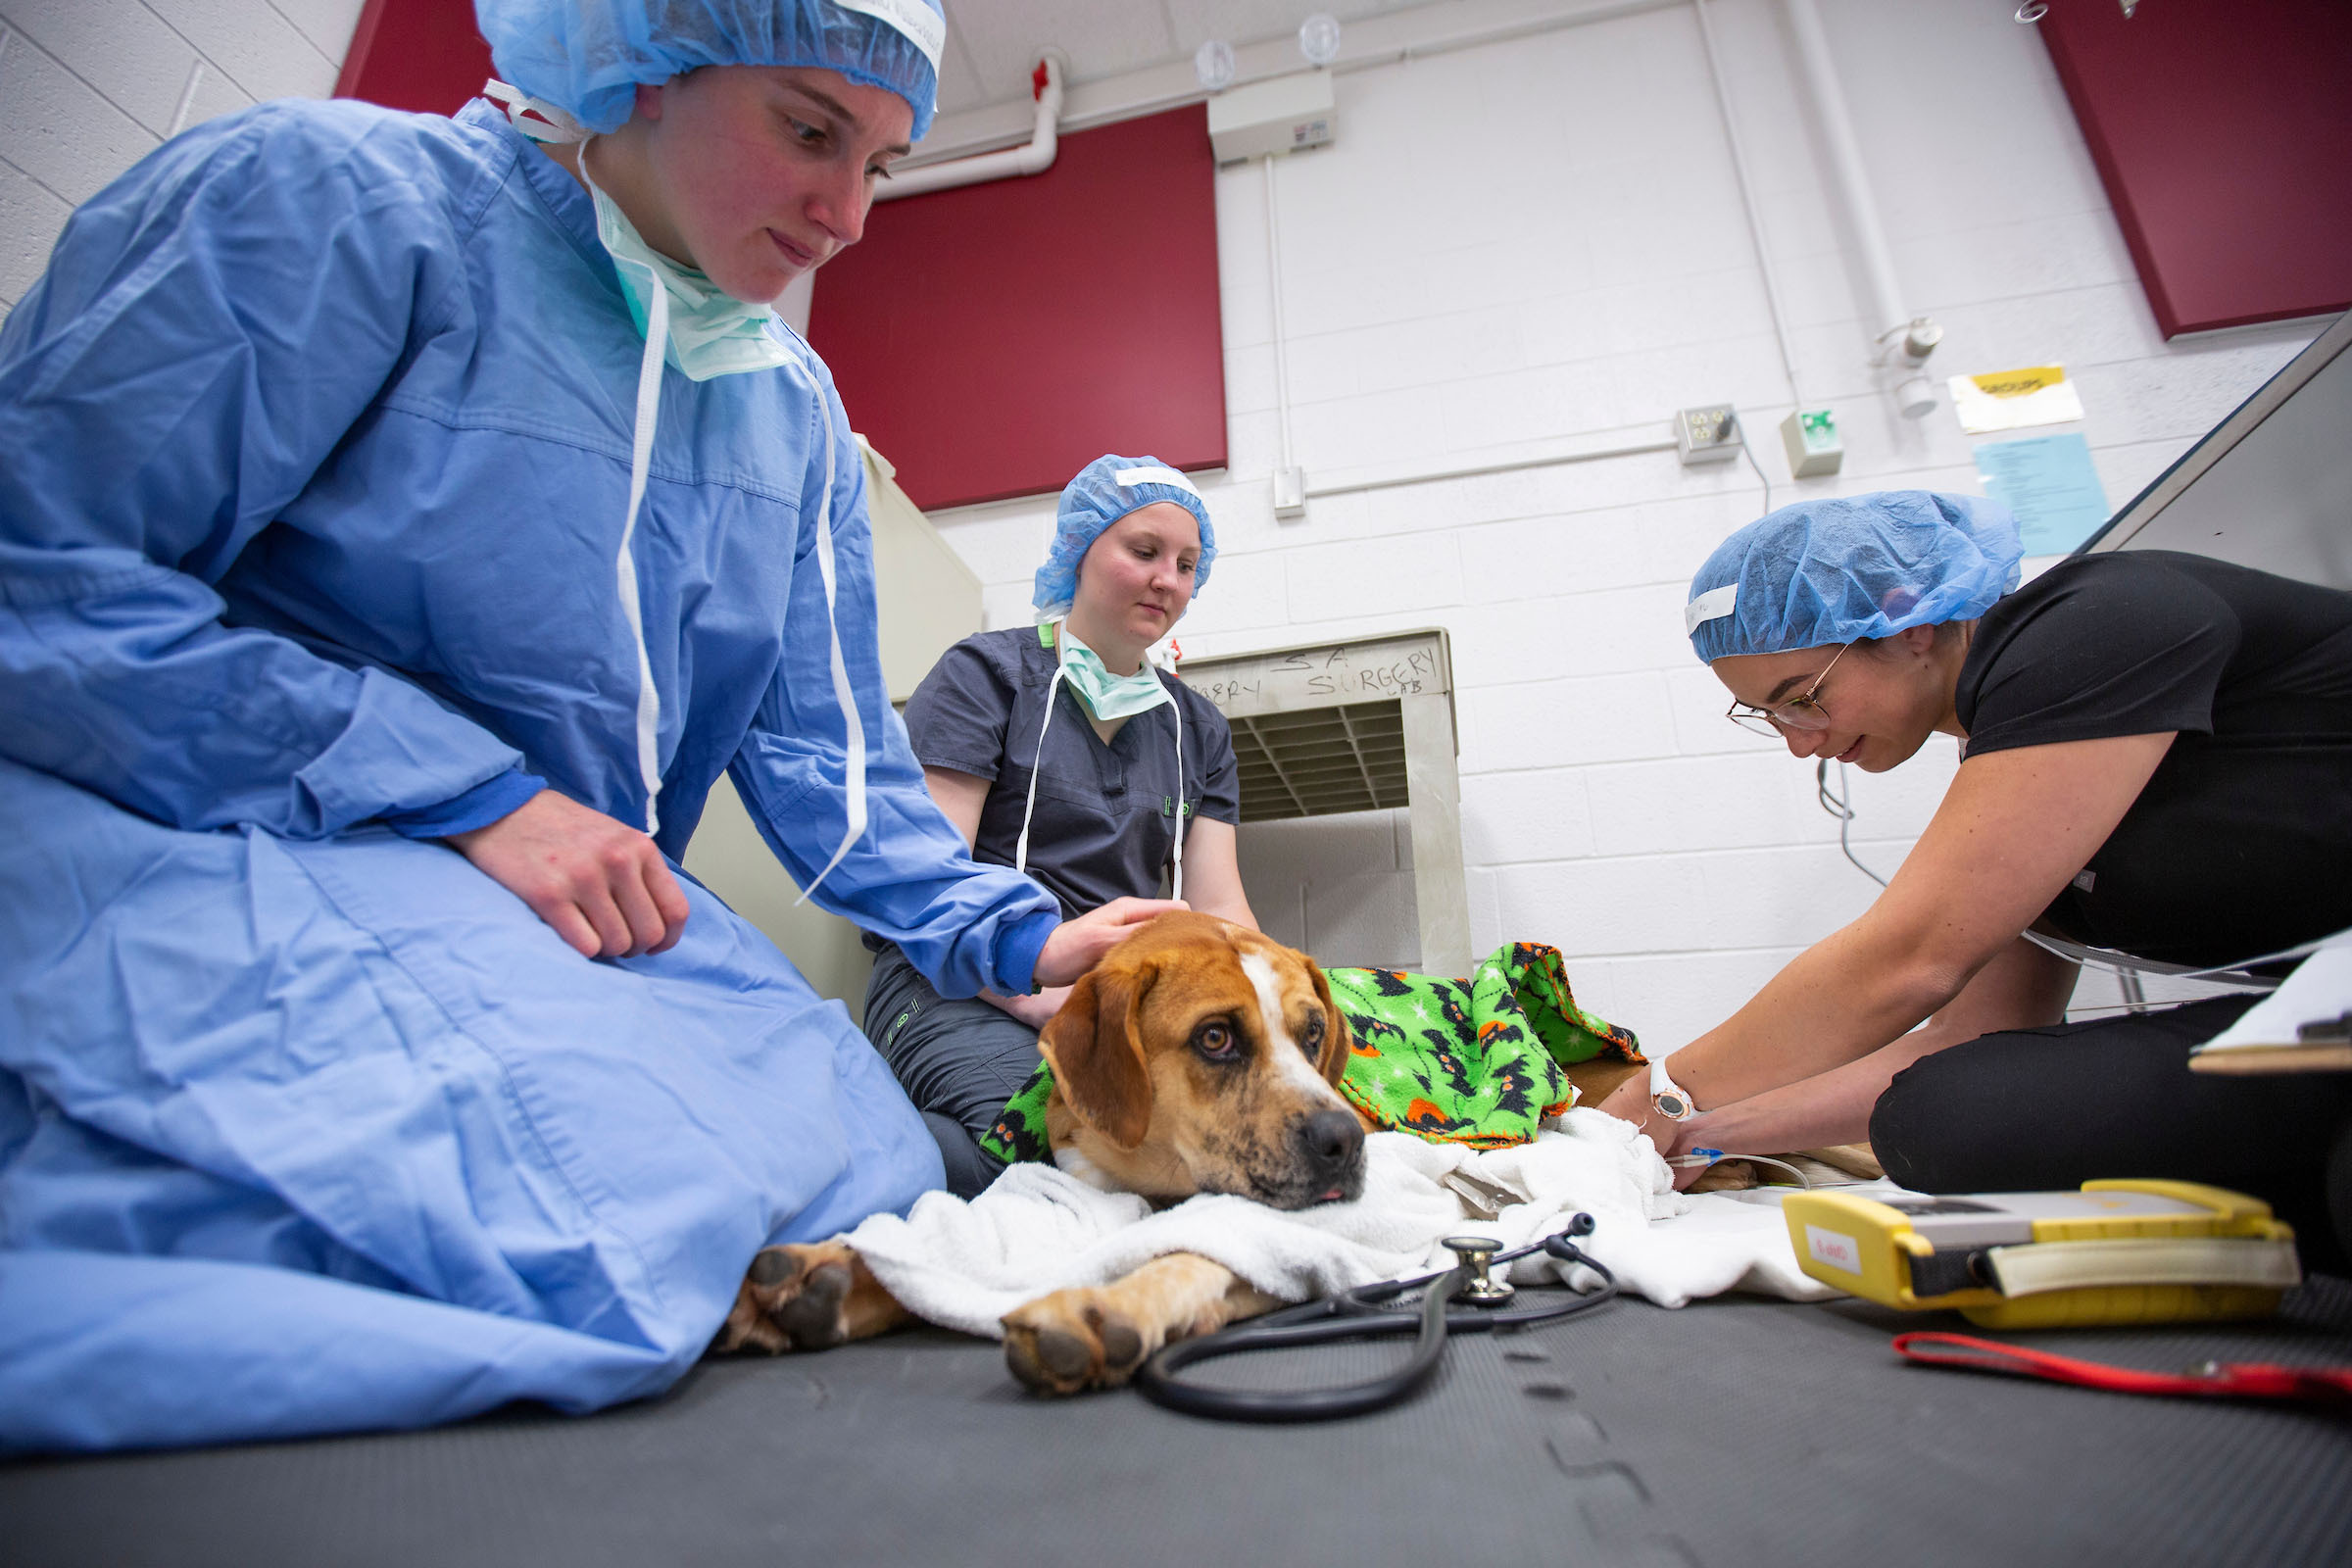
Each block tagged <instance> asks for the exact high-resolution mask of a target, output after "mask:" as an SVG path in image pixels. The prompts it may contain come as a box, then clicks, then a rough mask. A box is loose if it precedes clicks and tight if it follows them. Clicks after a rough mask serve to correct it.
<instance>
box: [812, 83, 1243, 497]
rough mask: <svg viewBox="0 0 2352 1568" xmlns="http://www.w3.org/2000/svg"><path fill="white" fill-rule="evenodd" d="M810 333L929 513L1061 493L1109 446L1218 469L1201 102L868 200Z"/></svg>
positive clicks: (854, 410) (1218, 387)
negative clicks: (983, 170)
mask: <svg viewBox="0 0 2352 1568" xmlns="http://www.w3.org/2000/svg"><path fill="white" fill-rule="evenodd" d="M809 340H810V341H811V342H812V343H814V344H815V346H816V349H817V352H818V353H820V354H822V355H823V356H824V358H825V363H826V364H827V365H829V366H830V367H832V369H833V375H834V379H835V380H836V381H837V382H838V383H839V384H840V387H841V396H842V401H843V402H844V403H845V404H846V405H848V408H849V411H850V422H851V423H852V424H854V425H855V426H857V428H858V430H859V431H861V432H863V433H864V435H865V436H866V438H867V439H868V440H870V441H872V442H873V444H874V446H875V447H876V449H877V450H879V451H880V452H882V453H883V454H884V455H885V456H886V457H888V458H889V459H890V460H891V462H892V463H894V464H896V465H897V466H898V470H899V475H898V476H899V482H900V483H901V484H902V485H904V486H905V487H906V490H907V495H908V496H910V497H912V498H913V500H914V502H915V504H916V505H917V506H920V507H925V508H938V507H952V506H960V505H963V504H965V503H967V502H974V501H995V500H1001V499H1003V498H1005V497H1007V496H1022V495H1035V494H1039V493H1041V492H1046V491H1054V490H1059V489H1060V488H1061V487H1062V485H1063V484H1064V483H1066V482H1067V481H1068V480H1069V478H1070V476H1071V475H1072V474H1074V473H1076V472H1077V471H1078V470H1079V469H1080V468H1081V467H1083V466H1086V465H1087V464H1088V463H1090V462H1092V461H1093V460H1094V459H1096V458H1099V457H1101V456H1102V455H1103V453H1105V452H1117V453H1121V454H1124V455H1127V456H1130V457H1132V456H1138V455H1142V454H1145V453H1149V454H1151V455H1152V456H1154V457H1157V458H1159V459H1160V460H1161V461H1163V462H1165V463H1168V464H1170V465H1171V466H1175V467H1179V468H1186V469H1200V468H1214V467H1222V466H1224V463H1225V364H1224V336H1223V332H1222V329H1221V327H1220V324H1219V315H1218V297H1217V209H1216V169H1215V165H1214V163H1213V161H1212V159H1211V157H1210V154H1209V146H1208V114H1207V111H1206V110H1205V109H1204V108H1201V107H1200V106H1197V105H1196V106H1194V107H1191V108H1186V109H1178V110H1173V111H1171V112H1169V113H1167V114H1164V115H1153V116H1151V117H1150V118H1148V119H1144V120H1130V121H1126V122H1123V123H1119V124H1115V125H1105V126H1103V127H1102V128H1100V129H1097V130H1088V131H1080V132H1078V133H1076V134H1074V135H1067V136H1064V137H1062V138H1061V146H1060V151H1059V153H1058V155H1057V156H1056V157H1055V159H1054V167H1053V168H1052V169H1050V170H1048V171H1046V172H1044V173H1042V174H1034V175H1031V176H1029V177H1027V178H1014V179H1004V180H997V181H994V182H992V183H989V184H985V185H968V186H964V187H962V188H960V189H957V190H944V191H935V192H933V193H931V194H930V195H927V196H910V197H907V199H905V200H903V201H895V202H880V203H877V204H876V205H875V207H874V210H873V213H872V214H871V216H870V217H869V218H868V219H867V221H866V230H865V238H864V239H863V240H862V241H861V242H859V243H858V245H857V246H855V247H854V248H852V249H850V250H848V251H845V252H843V253H842V254H841V255H840V256H838V257H836V258H835V259H834V260H832V261H830V262H828V263H826V264H825V267H824V270H822V271H821V272H819V273H818V274H817V278H816V292H815V297H814V300H813V302H812V306H811V310H810V318H809Z"/></svg>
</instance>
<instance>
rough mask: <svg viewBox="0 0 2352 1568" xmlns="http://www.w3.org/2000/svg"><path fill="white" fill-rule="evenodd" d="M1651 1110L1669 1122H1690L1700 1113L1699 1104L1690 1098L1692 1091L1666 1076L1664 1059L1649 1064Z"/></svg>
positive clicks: (1654, 1060)
mask: <svg viewBox="0 0 2352 1568" xmlns="http://www.w3.org/2000/svg"><path fill="white" fill-rule="evenodd" d="M1649 1108H1650V1109H1652V1110H1654V1111H1656V1112H1657V1113H1658V1114H1659V1115H1661V1116H1663V1117H1665V1118H1666V1119H1667V1120H1668V1121H1689V1120H1690V1119H1691V1117H1692V1116H1694V1115H1696V1114H1697V1113H1698V1102H1697V1101H1695V1100H1692V1099H1691V1091H1690V1090H1688V1089H1685V1088H1684V1087H1683V1086H1682V1085H1680V1084H1678V1083H1676V1082H1675V1081H1674V1080H1673V1079H1672V1078H1670V1077H1668V1076H1667V1075H1666V1063H1665V1060H1664V1059H1663V1058H1657V1059H1653V1060H1652V1061H1651V1062H1650V1064H1649Z"/></svg>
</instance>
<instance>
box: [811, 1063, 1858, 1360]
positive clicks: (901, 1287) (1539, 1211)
mask: <svg viewBox="0 0 2352 1568" xmlns="http://www.w3.org/2000/svg"><path fill="white" fill-rule="evenodd" d="M1364 1152H1365V1181H1364V1193H1363V1196H1362V1197H1361V1198H1360V1199H1358V1200H1356V1201H1353V1202H1348V1203H1324V1204H1319V1205H1317V1206H1315V1207H1312V1208H1305V1209H1297V1210H1281V1209H1274V1208H1269V1207H1267V1206H1265V1205H1263V1204H1260V1203H1256V1202H1252V1201H1250V1200H1248V1199H1244V1198H1237V1197H1233V1196H1230V1195H1225V1194H1211V1195H1203V1196H1201V1197H1198V1198H1193V1199H1188V1200H1186V1201H1184V1202H1181V1203H1178V1204H1175V1205H1174V1206H1172V1207H1169V1208H1165V1209H1160V1210H1157V1211H1154V1210H1153V1209H1152V1204H1151V1203H1150V1202H1149V1201H1147V1200H1145V1199H1142V1198H1139V1197H1136V1196H1134V1195H1133V1194H1128V1193H1114V1192H1105V1191H1103V1190H1102V1189H1100V1188H1097V1187H1094V1186H1091V1185H1089V1184H1087V1183H1086V1182H1083V1181H1081V1180H1080V1179H1079V1178H1077V1177H1076V1176H1073V1175H1071V1174H1069V1173H1067V1172H1065V1171H1062V1170H1059V1169H1057V1168H1055V1167H1054V1166H1052V1165H1048V1164H1043V1163H1035V1162H1032V1163H1025V1164H1018V1165H1014V1166H1012V1167H1011V1168H1010V1169H1008V1170H1007V1171H1005V1174H1004V1175H1003V1176H1001V1177H999V1178H998V1179H997V1182H996V1184H995V1185H994V1186H992V1187H991V1188H989V1189H988V1190H987V1191H986V1192H984V1193H982V1194H981V1195H980V1196H979V1197H978V1198H976V1199H973V1200H971V1201H968V1202H967V1201H963V1200H960V1199H956V1198H952V1197H950V1196H949V1195H947V1194H945V1193H934V1194H929V1195H926V1196H925V1197H924V1198H923V1199H922V1200H921V1201H918V1202H917V1203H916V1204H915V1206H914V1208H913V1210H912V1211H911V1212H910V1213H909V1214H908V1215H907V1217H906V1218H905V1219H900V1218H898V1217H896V1216H894V1215H877V1216H876V1217H874V1218H872V1219H869V1220H867V1221H866V1222H865V1223H863V1224H862V1225H859V1226H858V1228H857V1229H856V1230H854V1231H852V1232H850V1233H849V1234H848V1236H847V1237H846V1238H844V1240H846V1241H847V1242H848V1243H849V1245H850V1246H851V1247H852V1248H853V1249H855V1250H856V1251H857V1253H858V1256H859V1258H860V1259H862V1260H863V1262H864V1263H865V1265H866V1266H867V1267H868V1268H870V1269H871V1270H872V1271H873V1274H874V1277H875V1279H876V1280H877V1281H879V1282H880V1283H881V1285H882V1286H883V1288H884V1289H886V1290H887V1291H888V1292H889V1293H890V1294H891V1296H893V1297H894V1298H896V1299H897V1300H898V1301H899V1302H900V1303H901V1304H902V1305H904V1306H906V1307H907V1309H908V1310H909V1311H911V1312H912V1313H913V1314H914V1315H915V1316H917V1317H920V1318H922V1319H924V1320H925V1321H927V1322H932V1323H938V1324H941V1325H943V1326H945V1327H949V1328H954V1329H958V1330H961V1331H962V1332H964V1333H968V1334H978V1335H985V1336H987V1337H989V1338H992V1339H994V1338H998V1337H1000V1335H1001V1333H1002V1330H1001V1328H1000V1326H999V1319H1001V1318H1002V1317H1003V1316H1004V1315H1005V1314H1006V1313H1008V1312H1011V1311H1013V1310H1014V1309H1015V1308H1017V1307H1019V1306H1021V1305H1023V1304H1024V1303H1026V1302H1029V1301H1032V1300H1035V1299H1038V1298H1039V1297H1041V1296H1044V1295H1047V1294H1049V1293H1051V1292H1054V1291H1057V1290H1061V1289H1064V1288H1065V1287H1071V1286H1090V1285H1107V1284H1109V1283H1110V1282H1112V1281H1113V1280H1117V1279H1119V1278H1122V1277H1123V1276H1125V1275H1127V1274H1128V1273H1130V1272H1132V1271H1133V1270H1134V1269H1136V1268H1138V1267H1140V1266H1141V1265H1142V1264H1144V1263H1146V1262H1149V1261H1150V1260H1151V1259H1152V1258H1154V1257H1161V1256H1165V1255H1167V1254H1169V1253H1172V1252H1192V1253H1197V1254H1199V1255H1201V1256H1202V1257H1205V1258H1208V1259H1210V1260H1211V1261H1213V1262H1216V1263H1220V1264H1222V1265H1224V1266H1225V1267H1226V1268H1228V1269H1231V1270H1232V1271H1233V1272H1234V1273H1235V1274H1237V1275H1239V1276H1241V1277H1242V1278H1243V1279H1245V1280H1247V1281H1249V1282H1250V1284H1251V1285H1253V1286H1255V1287H1257V1288H1258V1289H1259V1290H1261V1291H1264V1292H1266V1293H1267V1294H1268V1295H1271V1296H1274V1297H1277V1298H1279V1299H1283V1300H1286V1301H1303V1300H1309V1299H1314V1298H1316V1297H1320V1296H1325V1295H1328V1294H1330V1293H1332V1292H1334V1291H1339V1290H1346V1289H1348V1288H1350V1287H1353V1286H1358V1285H1367V1284H1371V1283H1373V1282H1375V1281H1379V1280H1385V1279H1392V1278H1396V1277H1397V1276H1400V1275H1404V1274H1411V1273H1416V1272H1419V1271H1421V1270H1424V1269H1430V1268H1442V1267H1446V1266H1449V1264H1450V1262H1451V1254H1450V1253H1448V1252H1447V1251H1446V1248H1445V1246H1444V1239H1445V1238H1446V1237H1447V1236H1458V1235H1461V1234H1464V1233H1475V1234H1479V1235H1487V1236H1492V1237H1494V1238H1495V1240H1497V1241H1498V1242H1500V1243H1501V1244H1502V1245H1503V1246H1504V1247H1506V1248H1507V1247H1516V1246H1519V1245H1521V1244H1523V1243H1526V1242H1530V1241H1534V1240H1537V1239H1539V1238H1540V1237H1542V1236H1544V1235H1545V1234H1548V1233H1549V1232H1551V1231H1554V1230H1557V1229H1558V1228H1559V1227H1560V1226H1562V1225H1563V1224H1565V1223H1566V1222H1567V1221H1568V1219H1569V1217H1570V1216H1571V1215H1573V1214H1574V1213H1575V1212H1576V1211H1578V1210H1579V1209H1582V1210H1585V1211H1588V1212H1590V1213H1591V1214H1592V1215H1593V1218H1594V1219H1595V1221H1596V1222H1597V1225H1596V1228H1595V1229H1594V1231H1593V1235H1592V1236H1591V1237H1590V1238H1589V1239H1587V1240H1586V1241H1584V1242H1583V1243H1582V1244H1580V1245H1582V1246H1583V1248H1584V1250H1586V1251H1587V1252H1589V1253H1591V1254H1592V1256H1593V1257H1594V1258H1595V1259H1597V1260H1598V1261H1600V1262H1601V1263H1602V1264H1604V1265H1606V1266H1607V1267H1608V1268H1610V1269H1611V1270H1613V1271H1614V1272H1615V1273H1616V1275H1617V1277H1618V1279H1619V1280H1620V1281H1621V1282H1622V1283H1623V1284H1624V1287H1625V1288H1626V1289H1627V1290H1629V1291H1633V1292H1637V1293H1639V1294H1640V1295H1642V1296H1644V1297H1646V1298H1648V1299H1650V1300H1652V1301H1654V1302H1656V1303H1657V1304H1659V1305H1661V1306H1681V1305H1683V1304H1685V1303H1686V1302H1688V1301H1690V1300H1691V1299H1695V1298H1697V1297H1702V1296H1714V1295H1717V1294H1720V1293H1722V1292H1724V1291H1730V1290H1746V1291H1755V1292H1761V1293H1764V1294H1767V1295H1772V1296H1779V1297H1785V1298H1787V1299H1791V1300H1819V1299H1826V1298H1828V1297H1831V1296H1834V1295H1836V1294H1838V1293H1837V1292H1835V1291H1833V1290H1830V1289H1828V1288H1827V1287H1825V1286H1823V1285H1822V1284H1820V1282H1818V1281H1815V1280H1813V1279H1811V1278H1809V1277H1807V1276H1806V1275H1805V1274H1804V1272H1803V1271H1802V1270H1801V1269H1799V1268H1798V1267H1797V1264H1796V1257H1795V1254H1794V1252H1793V1251H1792V1250H1790V1248H1789V1238H1788V1228H1787V1226H1786V1225H1785V1224H1784V1223H1783V1222H1782V1219H1781V1214H1780V1210H1779V1209H1777V1208H1773V1207H1769V1206H1762V1205H1757V1204H1751V1203H1744V1202H1741V1201H1739V1200H1737V1199H1734V1198H1729V1197H1708V1198H1698V1199H1691V1198H1688V1197H1684V1196H1681V1195H1678V1194H1677V1193H1676V1192H1675V1191H1674V1187H1673V1177H1672V1173H1671V1172H1670V1171H1669V1170H1668V1169H1667V1166H1666V1163H1665V1161H1663V1160H1661V1159H1660V1158H1658V1156H1657V1154H1656V1152H1655V1151H1654V1150H1652V1148H1651V1147H1650V1144H1649V1141H1648V1140H1647V1139H1645V1138H1642V1136H1641V1135H1640V1134H1638V1133H1636V1132H1635V1131H1634V1129H1633V1128H1632V1126H1631V1125H1630V1124H1628V1123H1626V1122H1623V1121H1620V1120H1618V1119H1617V1118H1616V1117H1614V1116H1611V1115H1608V1114H1607V1113H1606V1112H1603V1111H1599V1110H1593V1109H1586V1108H1579V1109H1574V1110H1570V1111H1569V1112H1567V1114H1566V1115H1565V1116H1564V1117H1562V1118H1561V1119H1560V1121H1559V1123H1558V1124H1557V1127H1556V1130H1546V1131H1544V1132H1543V1133H1541V1134H1539V1135H1538V1136H1537V1137H1536V1138H1535V1139H1534V1141H1532V1142H1530V1143H1526V1144H1521V1145H1519V1146H1517V1147H1515V1148H1510V1149H1501V1150H1477V1149H1472V1148H1468V1147H1466V1146H1463V1145H1460V1144H1438V1143H1431V1142H1429V1141H1427V1140H1424V1139H1421V1138H1416V1137H1413V1136H1411V1135H1409V1134H1404V1133H1373V1134H1371V1135H1370V1136H1369V1137H1368V1138H1367V1140H1366V1142H1365V1147H1364ZM1564 1267H1566V1265H1562V1264H1559V1263H1557V1262H1555V1261H1554V1260H1552V1259H1549V1258H1547V1257H1544V1256H1543V1255H1542V1254H1538V1255H1536V1256H1532V1257H1528V1258H1523V1259H1521V1260H1520V1261H1519V1262H1518V1263H1516V1264H1514V1265H1513V1266H1512V1274H1511V1277H1512V1278H1513V1279H1514V1280H1517V1281H1519V1282H1522V1283H1539V1282H1547V1281H1551V1280H1555V1279H1557V1278H1558V1277H1559V1271H1560V1270H1561V1269H1562V1268H1564ZM1571 1283H1573V1284H1576V1285H1578V1286H1580V1287H1583V1286H1590V1285H1591V1284H1592V1283H1593V1282H1592V1280H1591V1279H1590V1278H1589V1277H1583V1278H1578V1279H1576V1280H1573V1281H1572V1282H1571Z"/></svg>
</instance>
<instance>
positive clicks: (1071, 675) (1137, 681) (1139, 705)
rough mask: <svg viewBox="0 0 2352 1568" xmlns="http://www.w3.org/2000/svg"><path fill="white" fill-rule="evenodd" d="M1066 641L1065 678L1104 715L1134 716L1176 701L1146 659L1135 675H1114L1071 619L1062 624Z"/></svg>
mask: <svg viewBox="0 0 2352 1568" xmlns="http://www.w3.org/2000/svg"><path fill="white" fill-rule="evenodd" d="M1059 634H1060V639H1061V644H1062V655H1061V663H1062V671H1061V678H1062V679H1064V680H1066V681H1068V682H1069V683H1070V687H1071V689H1072V690H1074V691H1076V692H1077V694H1078V700H1079V701H1080V702H1082V703H1084V704H1086V707H1087V711H1089V712H1091V713H1093V714H1094V715H1095V717H1097V718H1100V719H1113V718H1132V717H1134V716H1135V715H1136V714H1137V713H1148V712H1150V711H1152V709H1154V708H1157V707H1158V706H1159V705H1160V704H1162V703H1165V702H1170V701H1173V699H1171V698H1170V697H1169V696H1168V689H1167V687H1165V686H1164V685H1162V684H1160V679H1159V672H1158V671H1157V670H1155V669H1153V668H1152V661H1150V660H1149V659H1147V660H1145V661H1144V662H1142V663H1141V664H1140V665H1139V666H1137V668H1136V671H1135V673H1134V674H1132V675H1113V674H1112V673H1111V672H1110V667H1109V666H1108V665H1106V664H1104V663H1103V656H1102V655H1100V654H1098V653H1096V652H1095V651H1094V650H1093V649H1092V648H1089V647H1087V646H1086V644H1084V643H1082V642H1080V641H1079V640H1078V639H1077V638H1076V637H1074V636H1072V635H1071V634H1070V628H1069V623H1068V622H1066V621H1065V622H1063V623H1062V625H1061V627H1060V628H1059Z"/></svg>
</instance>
